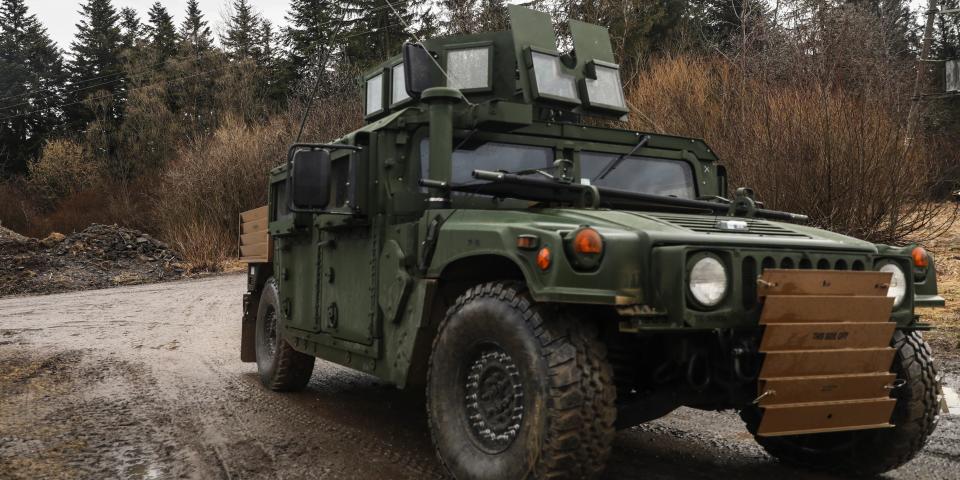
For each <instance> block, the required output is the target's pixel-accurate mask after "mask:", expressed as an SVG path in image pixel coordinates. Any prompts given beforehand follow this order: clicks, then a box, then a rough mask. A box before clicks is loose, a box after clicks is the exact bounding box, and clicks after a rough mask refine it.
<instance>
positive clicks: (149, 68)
mask: <svg viewBox="0 0 960 480" xmlns="http://www.w3.org/2000/svg"><path fill="white" fill-rule="evenodd" d="M391 7H392V6H391V5H390V4H389V3H388V4H387V5H381V6H379V7H374V8H371V9H368V10H366V12H367V13H372V12H377V11H380V10H386V9H387V8H391ZM358 19H359V18H358ZM358 19H353V20H358ZM353 20H350V21H353ZM401 20H402V19H401ZM347 22H348V20H347V19H346V18H345V17H344V18H341V19H337V20H330V21H327V22H324V23H321V24H319V25H315V26H314V28H321V27H325V26H327V25H333V24H334V23H347ZM391 26H399V24H388V25H384V26H383V27H381V28H387V27H391ZM367 33H377V32H375V31H372V30H371V31H367V32H360V33H359V34H354V35H347V36H344V37H342V38H352V37H356V36H360V35H364V34H367ZM176 60H180V57H171V58H168V59H166V60H164V61H162V62H158V63H155V64H153V65H149V66H147V67H144V68H142V69H140V70H136V71H134V72H118V73H111V74H107V75H100V76H97V77H92V78H87V79H83V80H78V81H77V82H76V83H75V84H73V85H71V87H77V86H79V85H83V84H85V83H90V82H93V81H95V80H100V79H104V78H110V77H118V78H114V79H113V80H110V81H107V82H102V83H98V84H96V85H90V86H84V87H80V88H73V89H72V90H67V91H66V92H63V93H62V94H49V95H45V96H43V97H41V98H39V99H37V100H46V99H47V98H49V97H55V96H58V95H63V96H67V95H72V94H74V93H77V92H81V91H84V90H93V89H96V88H97V87H102V86H106V85H112V84H114V83H119V82H124V81H126V80H129V77H138V76H141V75H143V74H145V73H148V72H151V71H154V70H156V69H157V68H158V67H161V66H164V65H166V64H167V63H170V62H173V61H176ZM196 60H199V58H198V59H196ZM46 91H48V89H37V90H32V91H28V92H24V93H18V94H16V95H9V96H6V97H0V102H3V101H6V100H10V99H14V98H18V97H27V96H30V95H33V94H36V93H43V92H46ZM29 103H30V102H29V101H25V102H21V103H18V104H15V105H8V106H0V110H9V109H12V108H15V107H19V106H22V105H29Z"/></svg>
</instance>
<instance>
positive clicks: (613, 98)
mask: <svg viewBox="0 0 960 480" xmlns="http://www.w3.org/2000/svg"><path fill="white" fill-rule="evenodd" d="M589 67H590V68H589V69H588V70H592V73H594V75H592V77H594V78H587V79H586V80H585V81H584V82H585V85H586V91H587V98H586V100H587V104H588V105H589V106H591V107H597V108H606V109H613V110H619V111H626V109H627V102H626V100H625V99H624V98H623V85H622V84H621V83H620V66H619V65H615V64H612V63H605V62H597V61H593V62H590V64H589Z"/></svg>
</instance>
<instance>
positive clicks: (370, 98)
mask: <svg viewBox="0 0 960 480" xmlns="http://www.w3.org/2000/svg"><path fill="white" fill-rule="evenodd" d="M365 111H366V113H367V116H370V115H373V114H375V113H380V112H381V111H383V73H378V74H376V75H374V76H372V77H370V78H368V79H367V105H366V109H365Z"/></svg>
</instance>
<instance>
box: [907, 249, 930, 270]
mask: <svg viewBox="0 0 960 480" xmlns="http://www.w3.org/2000/svg"><path fill="white" fill-rule="evenodd" d="M910 256H911V257H913V266H915V267H917V268H927V265H929V264H930V257H928V256H927V251H926V250H924V249H923V247H917V248H914V249H913V252H911V253H910Z"/></svg>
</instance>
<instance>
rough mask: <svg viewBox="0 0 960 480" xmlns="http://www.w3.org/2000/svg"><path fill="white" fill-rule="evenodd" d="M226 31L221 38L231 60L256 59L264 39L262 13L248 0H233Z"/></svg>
mask: <svg viewBox="0 0 960 480" xmlns="http://www.w3.org/2000/svg"><path fill="white" fill-rule="evenodd" d="M231 10H232V12H231V13H230V15H229V16H228V18H227V21H226V26H225V27H226V31H225V33H224V34H223V36H222V37H221V38H220V42H221V43H222V44H223V48H224V50H226V52H227V54H228V55H229V56H230V59H231V60H250V59H256V58H257V56H258V55H259V52H258V50H259V48H260V45H261V41H262V38H261V36H262V31H261V27H260V24H261V19H260V15H259V14H257V12H255V11H254V10H253V7H252V6H251V5H250V2H249V1H248V0H233V3H232V4H231Z"/></svg>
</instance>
